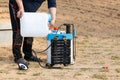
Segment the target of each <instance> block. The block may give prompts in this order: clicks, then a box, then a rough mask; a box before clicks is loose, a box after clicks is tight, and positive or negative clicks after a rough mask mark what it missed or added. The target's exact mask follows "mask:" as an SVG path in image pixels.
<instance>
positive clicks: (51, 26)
mask: <svg viewBox="0 0 120 80" xmlns="http://www.w3.org/2000/svg"><path fill="white" fill-rule="evenodd" d="M49 27H50V29H52V28H54V27H55V20H52V21H51V22H50V23H49Z"/></svg>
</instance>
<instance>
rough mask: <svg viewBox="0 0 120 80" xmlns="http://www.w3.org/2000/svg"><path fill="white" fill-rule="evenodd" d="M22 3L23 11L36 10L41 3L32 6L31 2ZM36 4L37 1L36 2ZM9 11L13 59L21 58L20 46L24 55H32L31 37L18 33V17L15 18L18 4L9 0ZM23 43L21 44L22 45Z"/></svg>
mask: <svg viewBox="0 0 120 80" xmlns="http://www.w3.org/2000/svg"><path fill="white" fill-rule="evenodd" d="M23 4H24V8H25V12H36V10H37V9H38V8H39V7H40V5H41V4H39V5H38V6H35V7H33V6H34V5H35V4H34V5H33V6H32V4H33V3H28V4H25V3H24V2H23ZM37 4H38V3H37ZM9 11H10V19H11V25H12V30H13V44H12V51H13V55H14V58H15V59H19V58H22V54H21V46H23V48H22V50H23V52H24V54H25V57H31V56H32V43H33V38H32V37H24V38H23V37H22V36H21V34H20V19H19V18H17V12H18V6H17V4H16V3H11V2H9ZM22 43H23V45H22Z"/></svg>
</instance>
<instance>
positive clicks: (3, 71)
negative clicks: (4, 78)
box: [0, 70, 9, 74]
mask: <svg viewBox="0 0 120 80" xmlns="http://www.w3.org/2000/svg"><path fill="white" fill-rule="evenodd" d="M3 73H5V74H9V72H8V71H6V70H0V74H3Z"/></svg>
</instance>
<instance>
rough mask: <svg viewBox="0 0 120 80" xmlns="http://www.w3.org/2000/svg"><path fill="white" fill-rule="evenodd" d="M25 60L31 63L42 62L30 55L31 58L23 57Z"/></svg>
mask: <svg viewBox="0 0 120 80" xmlns="http://www.w3.org/2000/svg"><path fill="white" fill-rule="evenodd" d="M24 59H25V60H27V61H33V62H42V60H41V59H40V58H37V57H36V56H34V55H32V56H31V57H26V56H25V57H24Z"/></svg>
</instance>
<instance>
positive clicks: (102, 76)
mask: <svg viewBox="0 0 120 80" xmlns="http://www.w3.org/2000/svg"><path fill="white" fill-rule="evenodd" d="M92 77H93V78H96V79H102V80H107V77H106V75H105V74H94V75H93V76H92Z"/></svg>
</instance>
